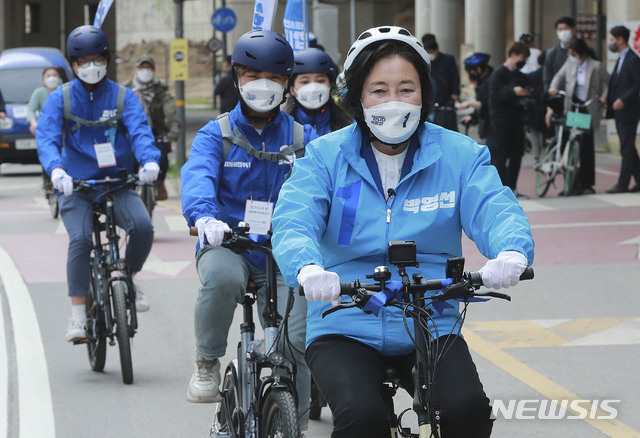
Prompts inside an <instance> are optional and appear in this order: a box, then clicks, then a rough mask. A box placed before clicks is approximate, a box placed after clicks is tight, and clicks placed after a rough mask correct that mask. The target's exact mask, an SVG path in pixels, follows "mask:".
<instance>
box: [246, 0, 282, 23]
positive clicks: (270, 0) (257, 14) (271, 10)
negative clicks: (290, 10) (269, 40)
mask: <svg viewBox="0 0 640 438" xmlns="http://www.w3.org/2000/svg"><path fill="white" fill-rule="evenodd" d="M277 6H278V1H277V0H256V3H255V7H254V8H253V23H252V24H251V30H271V27H272V26H273V19H274V18H275V15H276V7H277Z"/></svg>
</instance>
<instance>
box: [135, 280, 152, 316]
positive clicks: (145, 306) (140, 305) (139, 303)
mask: <svg viewBox="0 0 640 438" xmlns="http://www.w3.org/2000/svg"><path fill="white" fill-rule="evenodd" d="M133 289H134V290H135V291H136V312H138V313H140V312H146V311H147V310H149V301H147V298H146V297H145V296H144V294H143V293H142V290H141V289H140V286H138V285H137V284H134V285H133Z"/></svg>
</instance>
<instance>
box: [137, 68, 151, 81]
mask: <svg viewBox="0 0 640 438" xmlns="http://www.w3.org/2000/svg"><path fill="white" fill-rule="evenodd" d="M153 76H154V71H153V70H151V69H150V68H141V69H140V70H138V72H137V73H136V77H137V78H138V80H139V81H140V82H142V83H143V84H146V83H147V82H151V81H152V80H153Z"/></svg>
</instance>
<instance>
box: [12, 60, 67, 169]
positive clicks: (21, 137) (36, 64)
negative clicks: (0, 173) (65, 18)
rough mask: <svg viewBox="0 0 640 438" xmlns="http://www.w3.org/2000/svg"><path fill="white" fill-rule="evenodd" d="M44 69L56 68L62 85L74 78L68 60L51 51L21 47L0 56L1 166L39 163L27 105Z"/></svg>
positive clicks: (40, 81) (39, 84) (40, 84)
mask: <svg viewBox="0 0 640 438" xmlns="http://www.w3.org/2000/svg"><path fill="white" fill-rule="evenodd" d="M45 67H57V68H58V71H59V72H60V76H61V77H62V80H63V81H64V82H68V81H69V80H71V79H72V78H73V71H72V70H71V67H70V66H69V63H68V62H67V59H66V58H65V56H64V55H63V54H62V52H61V51H60V50H58V49H55V48H52V47H20V48H13V49H6V50H4V51H3V52H2V54H0V90H2V96H3V98H4V102H5V106H6V113H7V119H5V121H4V122H5V123H3V124H2V126H0V129H1V132H0V163H20V164H36V163H38V162H39V161H38V151H37V146H36V139H35V137H34V136H33V135H32V134H31V132H29V123H28V122H27V105H28V103H29V99H30V98H31V93H33V90H35V89H36V88H37V87H40V86H42V72H43V71H44V68H45Z"/></svg>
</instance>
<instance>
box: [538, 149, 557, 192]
mask: <svg viewBox="0 0 640 438" xmlns="http://www.w3.org/2000/svg"><path fill="white" fill-rule="evenodd" d="M554 148H555V142H554V143H553V145H552V146H547V147H545V148H544V150H543V151H542V155H541V156H540V161H539V163H538V169H537V171H536V194H537V195H538V197H540V198H542V197H543V196H544V195H546V194H547V191H549V187H550V186H551V184H552V183H553V180H554V179H555V172H553V171H552V170H551V169H552V164H551V162H552V161H553V151H554ZM547 168H549V169H548V170H546V169H547Z"/></svg>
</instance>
